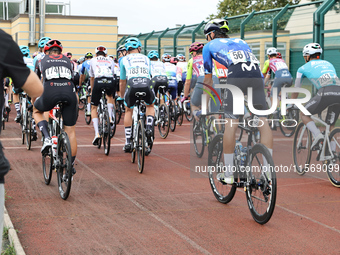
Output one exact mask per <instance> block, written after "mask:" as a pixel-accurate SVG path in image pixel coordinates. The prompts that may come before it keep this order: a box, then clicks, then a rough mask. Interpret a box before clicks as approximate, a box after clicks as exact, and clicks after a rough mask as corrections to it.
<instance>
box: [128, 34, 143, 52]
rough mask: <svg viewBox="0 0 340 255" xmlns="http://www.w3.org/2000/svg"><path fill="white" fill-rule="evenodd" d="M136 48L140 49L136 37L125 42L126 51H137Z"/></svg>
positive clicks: (140, 45)
mask: <svg viewBox="0 0 340 255" xmlns="http://www.w3.org/2000/svg"><path fill="white" fill-rule="evenodd" d="M138 47H142V44H141V42H140V41H139V40H138V38H136V37H131V38H128V39H126V40H125V48H126V50H128V51H129V50H130V48H132V49H137V48H138Z"/></svg>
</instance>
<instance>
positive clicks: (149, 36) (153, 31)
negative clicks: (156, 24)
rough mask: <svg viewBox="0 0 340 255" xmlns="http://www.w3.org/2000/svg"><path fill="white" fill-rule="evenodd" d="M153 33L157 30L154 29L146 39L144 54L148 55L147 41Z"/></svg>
mask: <svg viewBox="0 0 340 255" xmlns="http://www.w3.org/2000/svg"><path fill="white" fill-rule="evenodd" d="M153 33H155V30H153V31H152V32H151V33H150V34H148V35H147V36H146V37H145V39H144V55H146V51H147V49H146V47H147V41H148V39H149V38H150V37H151V36H152V35H153Z"/></svg>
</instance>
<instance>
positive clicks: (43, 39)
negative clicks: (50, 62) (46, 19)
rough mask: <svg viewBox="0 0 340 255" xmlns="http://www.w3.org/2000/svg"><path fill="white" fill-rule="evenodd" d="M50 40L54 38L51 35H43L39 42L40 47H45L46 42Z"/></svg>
mask: <svg viewBox="0 0 340 255" xmlns="http://www.w3.org/2000/svg"><path fill="white" fill-rule="evenodd" d="M50 40H52V38H50V37H42V38H40V40H39V43H38V47H39V48H44V47H45V44H46V43H47V42H48V41H50Z"/></svg>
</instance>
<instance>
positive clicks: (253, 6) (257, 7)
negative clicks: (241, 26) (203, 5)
mask: <svg viewBox="0 0 340 255" xmlns="http://www.w3.org/2000/svg"><path fill="white" fill-rule="evenodd" d="M299 2H300V0H255V1H253V0H238V1H235V0H221V1H220V2H219V3H218V5H217V13H216V14H210V15H209V17H208V19H213V18H224V17H232V16H237V15H242V14H247V13H251V12H252V11H261V10H262V11H263V10H270V9H275V8H280V7H284V6H285V5H286V4H290V5H293V4H298V3H299Z"/></svg>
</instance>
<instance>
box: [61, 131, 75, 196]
mask: <svg viewBox="0 0 340 255" xmlns="http://www.w3.org/2000/svg"><path fill="white" fill-rule="evenodd" d="M57 151H58V153H57V154H58V158H59V162H60V163H59V164H60V165H58V169H57V176H58V187H59V194H60V197H61V198H62V199H64V200H66V199H67V198H68V197H69V195H70V191H71V184H72V152H71V144H70V140H69V138H68V136H67V134H66V133H65V132H62V133H61V134H60V135H59V137H58V150H57ZM64 153H65V155H64Z"/></svg>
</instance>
